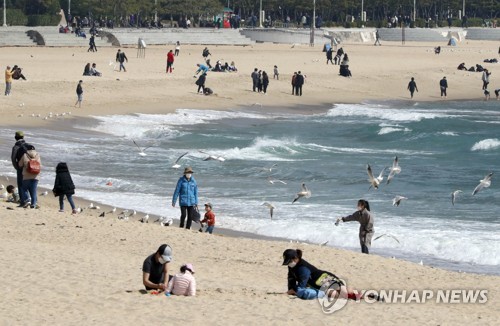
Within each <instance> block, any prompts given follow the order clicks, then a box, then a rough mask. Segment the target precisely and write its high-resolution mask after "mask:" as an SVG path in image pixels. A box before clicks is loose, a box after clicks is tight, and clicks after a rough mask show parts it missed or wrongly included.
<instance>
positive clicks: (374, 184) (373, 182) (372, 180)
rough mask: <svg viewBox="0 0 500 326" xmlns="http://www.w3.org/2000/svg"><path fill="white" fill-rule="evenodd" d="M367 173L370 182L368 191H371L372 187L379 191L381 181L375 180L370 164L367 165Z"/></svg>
mask: <svg viewBox="0 0 500 326" xmlns="http://www.w3.org/2000/svg"><path fill="white" fill-rule="evenodd" d="M366 172H367V173H368V181H369V182H370V187H369V188H368V190H370V189H371V187H373V188H375V189H378V186H379V184H380V181H379V180H378V178H375V177H374V176H373V172H372V167H371V166H370V164H367V165H366ZM382 172H383V171H382Z"/></svg>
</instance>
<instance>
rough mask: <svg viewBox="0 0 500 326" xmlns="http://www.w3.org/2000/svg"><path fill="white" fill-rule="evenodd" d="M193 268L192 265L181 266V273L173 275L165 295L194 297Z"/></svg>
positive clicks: (194, 280)
mask: <svg viewBox="0 0 500 326" xmlns="http://www.w3.org/2000/svg"><path fill="white" fill-rule="evenodd" d="M193 275H194V267H193V265H192V264H189V263H188V264H184V265H182V266H181V272H180V273H179V274H175V276H174V277H172V278H171V279H170V281H169V282H168V286H167V289H166V290H165V294H166V295H170V294H174V295H184V296H191V297H194V296H195V295H196V279H195V278H194V276H193Z"/></svg>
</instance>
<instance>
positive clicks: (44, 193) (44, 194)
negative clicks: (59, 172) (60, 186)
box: [40, 191, 49, 196]
mask: <svg viewBox="0 0 500 326" xmlns="http://www.w3.org/2000/svg"><path fill="white" fill-rule="evenodd" d="M48 194H49V192H48V191H44V192H42V193H41V194H40V196H47V195H48Z"/></svg>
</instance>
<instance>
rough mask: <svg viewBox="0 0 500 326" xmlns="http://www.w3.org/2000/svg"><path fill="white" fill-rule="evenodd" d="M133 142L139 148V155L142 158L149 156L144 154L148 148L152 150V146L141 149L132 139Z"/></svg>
mask: <svg viewBox="0 0 500 326" xmlns="http://www.w3.org/2000/svg"><path fill="white" fill-rule="evenodd" d="M132 141H133V142H134V144H135V146H137V148H138V149H139V155H140V156H146V155H147V154H146V153H144V151H145V150H146V149H148V148H150V147H151V146H148V147H144V148H141V147H140V146H139V145H137V143H136V142H135V140H133V139H132Z"/></svg>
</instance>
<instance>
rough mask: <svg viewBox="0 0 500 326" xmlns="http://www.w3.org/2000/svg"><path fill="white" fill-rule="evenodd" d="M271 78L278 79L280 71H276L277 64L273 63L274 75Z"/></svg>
mask: <svg viewBox="0 0 500 326" xmlns="http://www.w3.org/2000/svg"><path fill="white" fill-rule="evenodd" d="M273 79H277V80H280V73H279V71H278V66H277V65H274V76H273Z"/></svg>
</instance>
